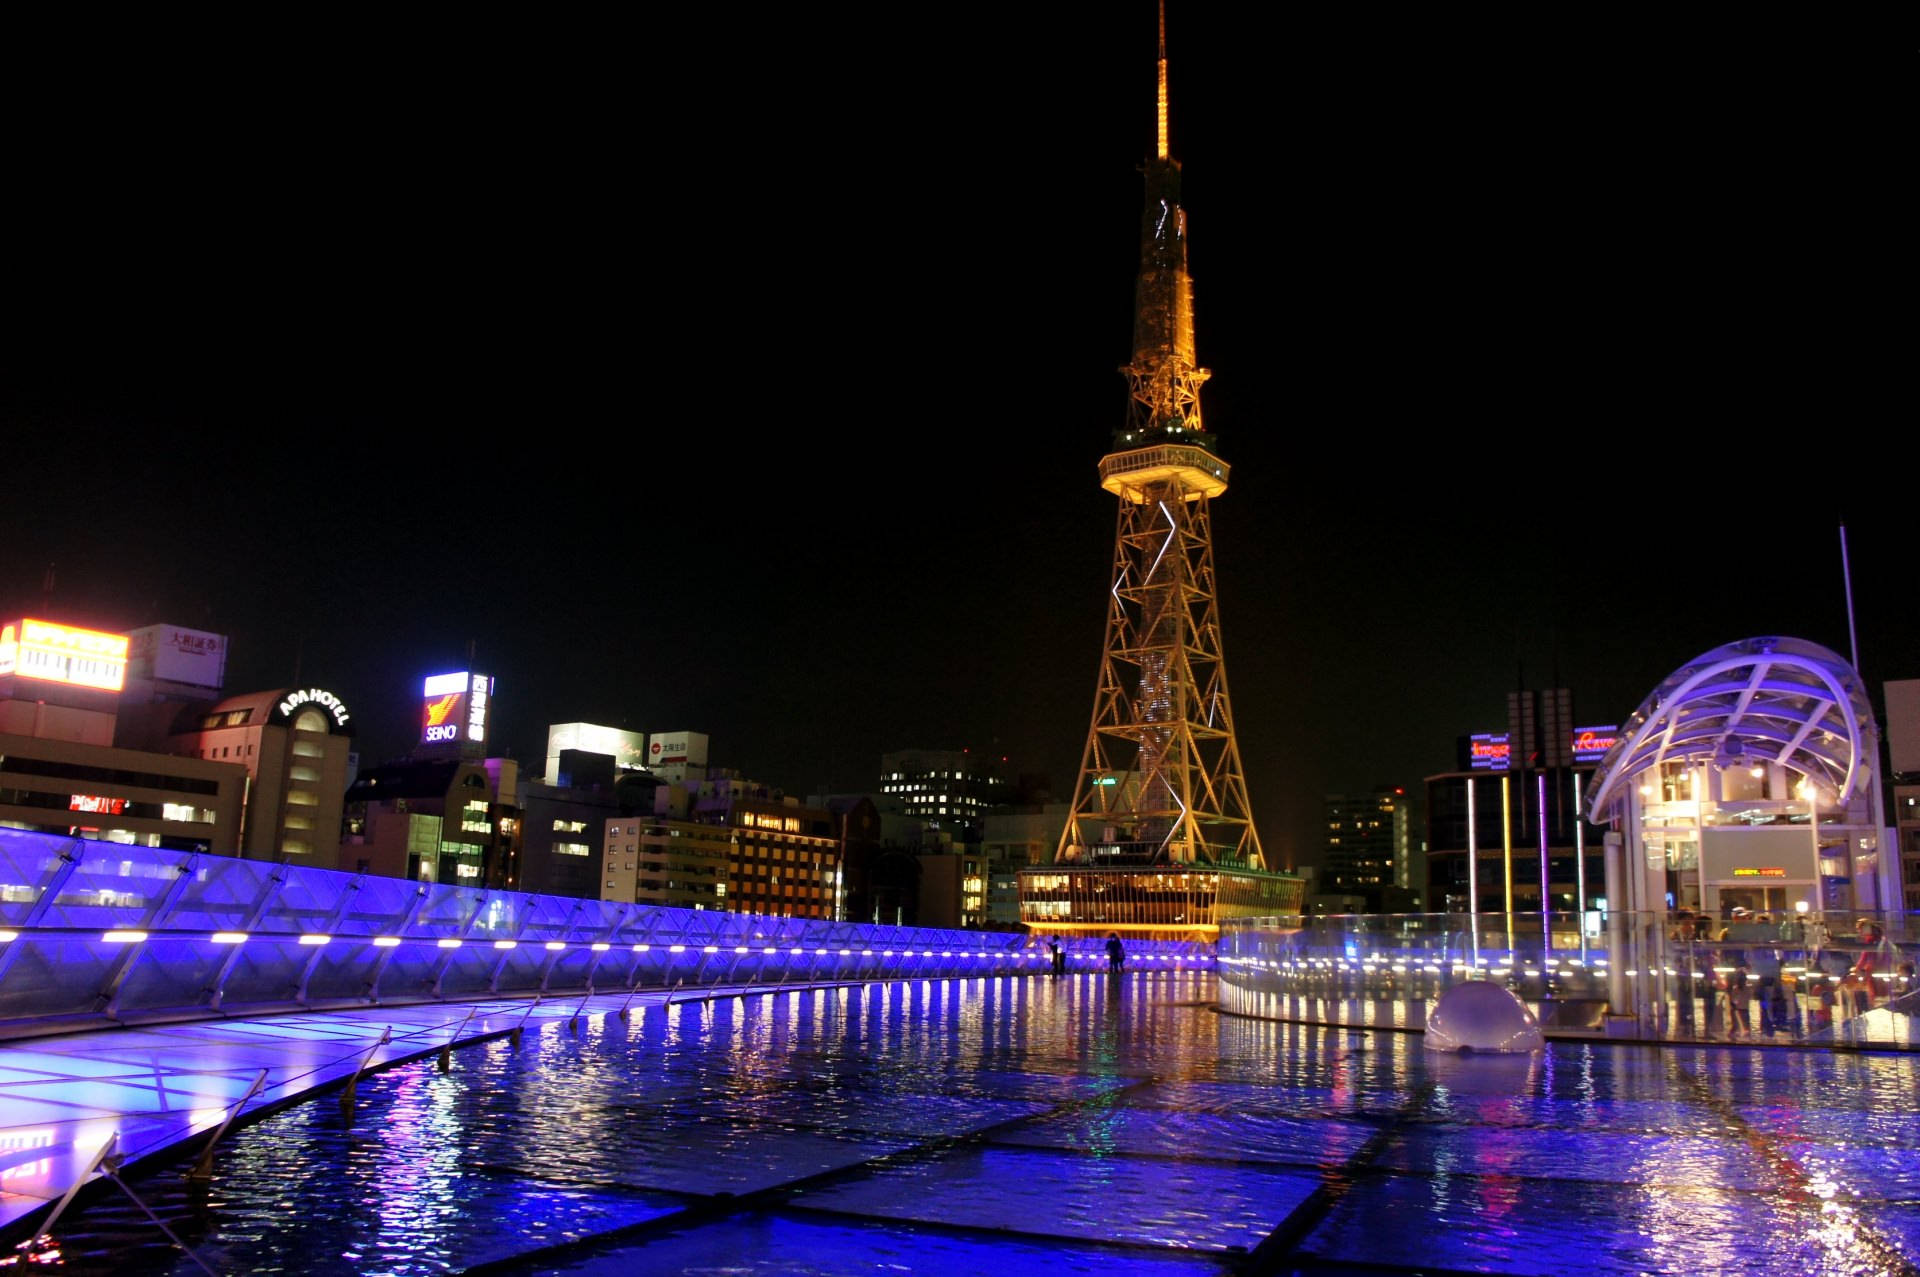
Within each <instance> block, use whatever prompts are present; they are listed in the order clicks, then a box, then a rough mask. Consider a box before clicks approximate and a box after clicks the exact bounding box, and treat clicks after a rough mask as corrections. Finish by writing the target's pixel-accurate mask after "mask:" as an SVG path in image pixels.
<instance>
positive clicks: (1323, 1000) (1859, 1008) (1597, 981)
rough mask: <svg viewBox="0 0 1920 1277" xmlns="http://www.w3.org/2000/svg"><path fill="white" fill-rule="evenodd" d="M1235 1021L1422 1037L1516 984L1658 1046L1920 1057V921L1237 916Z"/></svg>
mask: <svg viewBox="0 0 1920 1277" xmlns="http://www.w3.org/2000/svg"><path fill="white" fill-rule="evenodd" d="M1216 961H1217V971H1218V973H1219V986H1218V992H1217V1003H1218V1005H1219V1007H1220V1009H1221V1010H1223V1011H1228V1012H1232V1013H1234V1014H1241V1015H1251V1016H1258V1017H1261V1018H1267V1019H1280V1020H1299V1021H1309V1022H1314V1023H1328V1024H1349V1025H1356V1026H1364V1027H1385V1028H1403V1029H1415V1030H1417V1029H1422V1028H1424V1026H1425V1014H1426V1010H1427V1008H1428V1007H1429V1006H1430V1005H1431V1004H1432V1003H1433V1001H1434V1000H1435V999H1437V998H1439V997H1440V996H1441V995H1442V994H1444V993H1445V992H1446V991H1447V990H1448V989H1450V988H1452V987H1453V986H1454V985H1456V984H1459V983H1461V982H1463V981H1467V980H1492V981H1496V982H1499V983H1501V984H1504V985H1506V986H1507V987H1508V988H1510V989H1512V990H1513V991H1514V993H1515V994H1517V995H1518V996H1519V997H1520V998H1521V1000H1522V1001H1524V1002H1526V1003H1527V1004H1528V1005H1529V1006H1530V1007H1531V1008H1532V1009H1533V1010H1534V1011H1535V1012H1536V1013H1537V1014H1538V1016H1539V1019H1540V1022H1541V1024H1542V1025H1543V1026H1544V1027H1547V1028H1549V1029H1556V1030H1562V1031H1565V1032H1568V1033H1574V1034H1579V1033H1583V1032H1585V1033H1593V1034H1596V1035H1604V1036H1607V1037H1614V1038H1628V1039H1637V1040H1648V1041H1674V1040H1698V1039H1702V1038H1706V1039H1715V1040H1727V1041H1741V1040H1751V1041H1765V1042H1772V1043H1776V1044H1781V1045H1786V1044H1804V1045H1816V1046H1831V1045H1835V1044H1839V1043H1846V1044H1854V1045H1875V1046H1891V1047H1899V1048H1902V1049H1915V1048H1920V1029H1917V1028H1916V1027H1915V1013H1916V1012H1920V978H1917V977H1916V975H1915V971H1916V963H1917V962H1920V915H1916V914H1901V913H1884V914H1883V913H1847V914H1844V915H1839V916H1835V917H1821V916H1807V917H1801V916H1795V917H1794V918H1792V919H1791V920H1789V921H1787V922H1786V923H1784V924H1782V925H1780V926H1760V925H1757V924H1753V923H1734V924H1731V925H1727V924H1722V923H1720V922H1719V921H1717V920H1716V921H1713V922H1711V923H1709V924H1707V925H1705V926H1696V925H1695V924H1694V923H1693V922H1692V921H1688V922H1687V923H1686V924H1685V926H1684V927H1682V925H1681V924H1680V923H1679V922H1678V920H1677V915H1669V914H1665V913H1659V914H1624V913H1610V914H1605V915H1602V914H1599V913H1592V914H1588V915H1585V916H1584V917H1583V916H1578V915H1573V914H1552V915H1550V916H1548V917H1546V918H1544V919H1543V918H1542V916H1541V915H1539V914H1537V913H1534V914H1519V913H1516V914H1477V915H1467V914H1395V915H1357V914H1355V915H1341V916H1331V917H1303V916H1299V915H1293V916H1287V917H1276V918H1259V919H1234V920H1231V921H1229V922H1225V923H1223V924H1222V926H1221V931H1220V941H1219V946H1218V954H1217V958H1216Z"/></svg>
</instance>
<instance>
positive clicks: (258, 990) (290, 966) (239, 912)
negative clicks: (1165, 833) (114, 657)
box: [0, 829, 1213, 1038]
mask: <svg viewBox="0 0 1920 1277" xmlns="http://www.w3.org/2000/svg"><path fill="white" fill-rule="evenodd" d="M1065 947H1067V949H1068V964H1069V968H1070V969H1071V970H1094V969H1104V968H1105V966H1106V955H1105V954H1104V953H1103V952H1101V951H1100V949H1099V942H1098V941H1095V940H1087V941H1083V942H1080V943H1077V944H1073V943H1069V944H1067V945H1066V946H1065ZM1127 948H1128V958H1127V961H1128V966H1129V968H1130V969H1132V970H1135V971H1153V970H1158V969H1175V968H1188V969H1191V968H1194V967H1206V968H1211V967H1212V965H1213V953H1212V950H1211V948H1210V947H1208V946H1203V945H1195V944H1187V943H1181V942H1175V941H1146V940H1136V941H1131V942H1129V943H1128V946H1127ZM1048 969H1049V955H1048V952H1047V950H1046V948H1045V946H1044V943H1043V942H1042V941H1041V940H1039V939H1038V938H1037V937H1032V936H1028V935H1025V934H1018V933H1008V932H996V931H948V930H939V929H934V928H924V927H890V926H880V925H877V924H868V923H850V922H828V921H822V920H817V919H798V918H766V917H760V916H757V915H753V914H735V913H716V912H710V911H700V910H689V909H670V908H665V907H661V906H655V905H638V904H618V903H614V902H611V901H601V900H582V899H575V898H572V897H566V896H545V895H527V894H523V893H518V892H507V891H487V890H482V889H479V888H471V887H456V886H444V885H438V884H428V883H420V882H415V881H412V880H411V879H404V878H384V877H379V876H376V875H372V874H351V873H340V872H336V871H332V870H323V869H310V868H301V867H295V866H290V865H284V864H274V863H271V862H267V861H258V860H237V859H233V858H231V857H226V856H213V855H204V854H195V853H189V852H174V851H161V850H156V849H153V848H147V847H132V846H127V845H124V844H120V843H105V842H94V841H90V840H87V839H79V838H63V837H58V836H55V835H50V834H41V833H32V832H29V831H25V830H14V829H0V1038H5V1037H20V1036H27V1035H31V1034H36V1033H47V1032H59V1031H67V1030H70V1029H77V1028H86V1027H97V1026H100V1025H107V1024H115V1023H136V1022H153V1021H159V1020H183V1019H196V1018H206V1017H212V1016H223V1015H238V1014H261V1013H267V1012H272V1011H281V1010H299V1009H330V1008H340V1007H350V1006H368V1005H374V1004H382V1003H385V1004H400V1003H413V1002H431V1001H449V1002H451V1001H470V1000H474V999H481V998H490V997H511V996H528V995H538V996H545V995H548V994H553V993H561V992H572V993H581V992H587V993H591V992H614V991H619V990H629V989H636V988H643V987H667V988H673V987H678V986H683V985H684V986H694V987H698V986H719V985H737V984H761V985H766V984H784V983H818V982H864V981H873V980H890V979H901V978H914V979H923V978H948V977H970V976H988V975H995V976H998V975H1039V974H1044V973H1045V972H1046V971H1047V970H1048Z"/></svg>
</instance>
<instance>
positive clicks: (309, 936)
mask: <svg viewBox="0 0 1920 1277" xmlns="http://www.w3.org/2000/svg"><path fill="white" fill-rule="evenodd" d="M19 938H20V933H19V932H18V931H8V930H0V944H6V943H8V942H10V941H13V940H18V939H19ZM149 938H150V933H148V932H145V931H137V930H131V929H128V930H115V931H106V932H102V933H101V936H100V939H101V941H102V942H104V943H106V944H139V943H141V942H143V941H145V940H147V939H149ZM189 938H191V937H189ZM206 938H207V939H208V940H209V941H211V942H212V943H214V944H244V943H246V942H247V941H249V940H251V939H253V938H254V937H253V936H252V935H250V934H249V933H247V932H245V931H215V932H213V933H212V934H210V935H208V936H207V937H206ZM271 938H272V939H275V940H286V939H295V940H297V941H298V942H299V943H300V944H303V945H324V944H331V943H332V942H333V941H334V940H335V939H336V937H334V936H331V935H326V934H323V933H320V932H306V933H303V934H301V935H299V936H287V935H276V936H273V937H271ZM338 938H341V939H353V940H359V939H362V938H363V937H359V936H354V937H338ZM369 939H370V943H372V945H373V947H374V948H376V949H393V948H397V947H398V946H399V945H400V944H402V943H403V941H402V939H401V937H399V936H373V937H370V938H369ZM414 943H417V944H424V943H426V941H425V940H424V939H420V940H416V941H414ZM433 943H434V946H435V947H436V948H440V949H460V948H464V947H466V945H467V943H468V942H467V941H465V940H462V939H459V938H457V937H452V936H447V937H442V938H440V939H436V940H435V941H434V942H433ZM474 943H475V944H476V946H487V945H491V947H493V948H495V949H517V948H519V947H520V942H519V941H518V940H492V941H486V940H481V941H475V942H474ZM541 947H542V948H544V949H546V950H547V951H548V952H550V953H560V952H563V951H565V950H567V949H569V948H574V947H580V948H585V949H589V950H591V951H592V952H594V953H606V952H608V951H609V950H611V949H612V948H613V945H611V944H609V943H608V942H606V941H604V940H596V941H594V942H592V943H591V944H586V945H578V946H576V945H570V944H568V943H567V942H566V941H564V940H548V941H545V942H544V943H543V944H542V946H541ZM627 947H629V948H631V950H632V952H634V953H647V952H650V951H651V950H652V949H653V946H652V945H650V944H636V945H632V946H627ZM686 950H687V946H686V945H684V944H675V945H668V946H666V951H667V952H668V953H685V952H686ZM701 952H703V953H719V952H720V946H719V945H715V944H710V945H706V946H704V947H703V948H702V950H701ZM733 952H734V953H736V954H746V953H751V952H752V950H751V949H750V948H749V947H748V946H746V945H735V946H733ZM760 952H761V953H762V954H777V953H779V952H780V950H779V948H778V947H777V946H775V945H765V946H763V947H762V948H761V950H760ZM787 952H788V953H789V954H791V955H794V956H805V955H806V954H807V952H808V951H807V950H806V949H804V948H801V947H799V946H794V947H792V948H789V949H788V950H787ZM812 953H813V956H814V957H817V958H824V957H829V956H838V957H842V958H850V957H852V956H854V953H853V950H851V949H839V950H827V949H814V950H813V951H812ZM860 956H861V957H863V958H871V957H873V956H874V952H873V950H872V949H862V950H860ZM879 956H881V957H883V958H891V957H895V956H898V957H903V958H911V957H913V956H914V951H913V950H912V949H902V950H900V951H899V953H898V954H897V955H896V953H895V952H894V950H892V949H882V950H881V951H880V955H879ZM919 956H920V957H923V958H931V957H934V956H935V954H934V951H933V950H932V949H922V950H920V953H919ZM938 956H940V957H942V958H953V957H960V958H994V957H1001V958H1019V957H1020V956H1022V955H1020V954H1017V953H1005V954H996V953H989V952H988V951H987V950H985V949H980V950H976V951H974V952H972V953H968V952H967V951H965V950H961V951H959V952H958V953H956V952H955V951H954V950H952V949H942V950H941V951H940V953H939V955H938ZM1025 956H1026V958H1027V960H1028V961H1029V962H1040V961H1043V960H1045V959H1044V958H1043V955H1041V954H1038V953H1031V954H1027V955H1025ZM1138 960H1140V961H1144V962H1171V963H1173V964H1174V965H1176V966H1184V965H1186V962H1187V959H1185V958H1184V957H1174V956H1172V955H1168V954H1154V953H1149V954H1141V955H1139V959H1138Z"/></svg>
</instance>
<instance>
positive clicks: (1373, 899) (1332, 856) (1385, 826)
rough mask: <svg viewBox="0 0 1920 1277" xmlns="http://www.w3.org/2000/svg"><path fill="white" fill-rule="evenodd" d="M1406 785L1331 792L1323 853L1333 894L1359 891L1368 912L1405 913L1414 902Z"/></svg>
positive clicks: (1326, 885) (1327, 886)
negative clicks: (1409, 896)
mask: <svg viewBox="0 0 1920 1277" xmlns="http://www.w3.org/2000/svg"><path fill="white" fill-rule="evenodd" d="M1408 805H1409V804H1408V802H1407V793H1406V790H1405V789H1403V788H1401V787H1400V786H1398V785H1382V786H1380V787H1379V788H1377V789H1375V790H1373V792H1371V793H1366V794H1328V795H1327V841H1326V847H1325V849H1324V851H1323V852H1322V859H1323V861H1324V864H1325V876H1324V879H1323V884H1322V886H1321V890H1322V891H1323V892H1326V893H1327V894H1329V895H1339V896H1358V897H1361V898H1363V900H1364V901H1365V904H1364V909H1365V911H1366V912H1368V913H1381V912H1388V913H1399V912H1403V911H1404V910H1403V908H1402V907H1401V906H1403V905H1405V904H1406V903H1408V901H1407V899H1406V896H1405V894H1404V893H1402V892H1399V891H1396V888H1406V887H1408V886H1410V885H1411V884H1410V882H1409V869H1410V862H1411V858H1412V849H1411V846H1410V844H1411V831H1410V830H1409V828H1408V823H1409V822H1408Z"/></svg>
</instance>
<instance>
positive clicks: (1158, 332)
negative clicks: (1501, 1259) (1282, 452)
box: [1021, 4, 1301, 935]
mask: <svg viewBox="0 0 1920 1277" xmlns="http://www.w3.org/2000/svg"><path fill="white" fill-rule="evenodd" d="M1166 49H1167V45H1166V11H1165V6H1164V4H1163V5H1162V7H1161V16H1160V54H1159V96H1158V99H1157V112H1156V122H1157V129H1156V147H1155V153H1154V155H1153V158H1151V159H1149V160H1148V161H1147V163H1146V165H1145V173H1146V208H1145V211H1144V213H1143V215H1142V219H1141V232H1140V275H1139V279H1138V282H1137V284H1136V288H1135V294H1134V321H1133V359H1132V361H1131V362H1130V363H1128V364H1127V366H1126V367H1124V368H1122V369H1121V370H1120V371H1121V372H1122V374H1124V375H1125V377H1126V379H1127V390H1128V403H1127V417H1126V422H1125V424H1124V425H1123V426H1122V427H1121V429H1119V430H1118V431H1116V432H1115V433H1114V438H1113V450H1112V451H1111V452H1109V453H1108V454H1107V455H1106V456H1105V457H1103V458H1102V459H1101V461H1100V485H1101V487H1103V488H1105V489H1106V490H1107V491H1108V492H1111V493H1113V494H1114V495H1115V496H1117V497H1118V498H1119V515H1118V521H1117V525H1116V529H1115V533H1114V550H1113V575H1112V589H1111V590H1110V592H1109V598H1108V606H1107V627H1106V643H1105V649H1104V651H1103V652H1102V654H1101V658H1100V678H1099V684H1098V687H1097V689H1096V691H1095V693H1094V704H1093V722H1092V726H1091V728H1090V729H1089V731H1088V733H1087V745H1086V750H1085V752H1084V754H1083V755H1082V759H1081V764H1080V772H1079V776H1078V778H1077V780H1076V782H1075V785H1074V798H1073V808H1072V814H1071V815H1070V816H1069V818H1068V820H1067V823H1066V827H1065V828H1064V829H1063V830H1062V832H1061V836H1060V843H1059V847H1058V850H1057V851H1056V853H1055V857H1054V863H1053V864H1052V865H1051V866H1047V867H1045V868H1043V869H1034V870H1030V871H1028V873H1027V874H1025V875H1024V876H1023V878H1022V881H1021V917H1022V920H1023V921H1024V922H1027V923H1028V924H1029V925H1031V926H1034V927H1037V928H1042V929H1048V930H1076V929H1083V930H1095V931H1107V930H1117V931H1121V932H1123V933H1131V934H1136V935H1142V934H1165V933H1166V932H1169V931H1181V932H1187V933H1191V934H1195V935H1206V934H1211V933H1212V932H1213V931H1214V930H1215V929H1216V927H1217V920H1218V917H1219V916H1221V914H1222V913H1239V912H1293V911H1297V910H1298V908H1299V901H1300V889H1301V880H1300V879H1298V878H1296V877H1294V876H1292V875H1290V874H1271V873H1268V872H1266V868H1267V866H1266V858H1265V856H1264V855H1263V853H1262V852H1261V848H1260V836H1259V834H1258V832H1257V831H1256V830H1255V828H1254V824H1253V817H1252V813H1251V811H1250V809H1249V804H1248V801H1247V785H1246V776H1245V772H1244V770H1243V769H1242V767H1241V764H1240V746H1239V742H1238V741H1237V740H1236V739H1235V737H1234V724H1233V710H1232V705H1231V702H1230V700H1229V698H1228V695H1227V672H1226V661H1225V659H1224V656H1223V654H1222V646H1221V639H1220V612H1219V601H1218V595H1217V593H1216V590H1215V575H1214V563H1213V521H1212V515H1211V512H1210V507H1209V503H1210V502H1211V501H1212V499H1213V498H1215V497H1217V496H1219V495H1220V494H1221V493H1223V492H1225V491H1226V490H1227V470H1228V467H1227V463H1226V462H1225V461H1222V460H1221V459H1220V456H1219V454H1218V450H1217V448H1216V446H1215V443H1214V439H1213V437H1212V436H1211V435H1209V434H1208V433H1207V430H1206V427H1205V425H1204V424H1203V422H1202V420H1201V414H1200V387H1201V386H1202V385H1203V384H1204V383H1205V382H1206V380H1207V377H1208V375H1209V374H1208V371H1207V370H1206V369H1205V368H1202V367H1200V365H1199V362H1198V360H1197V359H1196V358H1195V355H1194V339H1193V281H1192V279H1191V278H1190V277H1189V276H1188V274H1187V221H1186V211H1185V210H1184V209H1183V208H1182V207H1181V205H1180V165H1179V162H1178V161H1176V160H1174V159H1173V158H1172V157H1171V155H1170V154H1169V152H1168V146H1167V52H1166ZM1242 905H1244V906H1245V908H1241V907H1240V906H1242Z"/></svg>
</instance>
